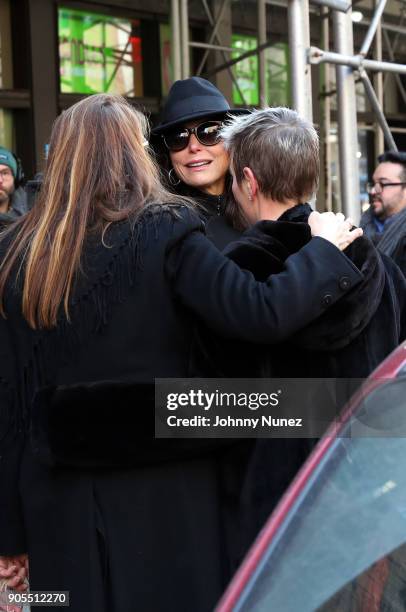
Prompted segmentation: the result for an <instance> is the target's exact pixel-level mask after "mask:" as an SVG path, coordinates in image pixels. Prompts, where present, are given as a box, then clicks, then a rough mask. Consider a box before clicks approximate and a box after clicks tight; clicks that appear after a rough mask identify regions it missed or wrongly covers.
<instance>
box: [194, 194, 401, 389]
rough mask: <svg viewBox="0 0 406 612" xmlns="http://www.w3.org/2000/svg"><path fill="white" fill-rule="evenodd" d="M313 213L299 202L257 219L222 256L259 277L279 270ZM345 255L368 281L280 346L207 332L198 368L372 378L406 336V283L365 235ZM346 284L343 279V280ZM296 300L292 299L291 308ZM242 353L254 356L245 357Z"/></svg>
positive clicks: (305, 236) (304, 238)
mask: <svg viewBox="0 0 406 612" xmlns="http://www.w3.org/2000/svg"><path fill="white" fill-rule="evenodd" d="M310 212H311V209H310V207H309V206H308V205H299V206H296V207H294V208H292V209H289V210H288V211H287V212H286V213H285V214H284V215H283V216H282V217H280V219H279V220H278V221H263V222H261V223H258V224H257V225H256V226H254V227H253V228H252V229H250V230H248V231H246V232H245V233H244V234H243V235H242V236H241V237H240V238H239V239H238V240H236V241H235V242H233V243H231V244H230V245H229V246H228V247H227V248H226V249H224V254H225V255H226V256H227V257H228V258H230V259H232V260H233V261H234V262H236V263H237V264H238V265H239V266H240V267H241V268H242V269H244V270H249V271H251V272H252V274H253V275H254V276H255V278H256V279H257V280H263V279H264V278H265V275H268V274H269V270H272V271H273V272H274V273H275V274H278V273H279V272H281V271H282V270H283V267H284V262H285V260H286V258H287V257H289V256H290V255H291V254H292V253H297V252H298V251H299V250H300V249H301V248H302V247H303V246H304V245H305V244H307V243H308V242H309V241H310V239H311V234H310V228H309V226H308V224H307V218H308V216H309V214H310ZM345 254H346V256H347V257H348V258H349V259H350V260H351V261H352V262H353V263H354V265H355V266H357V268H359V269H360V270H361V271H362V272H363V275H364V278H363V281H362V282H361V283H359V284H358V285H357V286H356V287H354V288H352V289H351V290H350V291H348V292H346V294H345V295H343V297H342V299H340V300H339V301H338V302H337V303H336V304H335V305H333V306H332V307H331V308H328V309H326V310H325V312H324V313H322V314H321V315H320V317H318V318H317V319H315V320H314V321H312V322H311V323H310V324H309V325H307V326H306V327H305V328H303V329H302V330H300V331H298V332H297V333H296V334H294V335H292V336H291V337H290V338H288V339H287V341H285V342H283V343H282V344H277V345H275V346H274V347H265V348H263V349H262V350H261V349H260V348H258V346H257V345H251V346H250V344H249V343H248V344H245V345H244V346H242V345H241V344H238V343H230V344H229V345H227V344H225V343H224V342H223V341H219V340H218V339H217V338H216V337H215V336H214V335H210V333H207V331H205V330H202V332H201V333H199V336H198V337H199V338H200V339H201V341H199V344H200V351H198V352H197V357H198V358H200V359H204V361H200V362H199V366H198V367H200V368H202V369H204V370H205V371H208V370H209V371H210V372H211V374H212V375H213V376H215V375H218V376H228V377H232V376H242V377H255V376H267V377H272V376H274V377H278V376H280V377H291V378H295V377H304V378H317V377H320V378H327V377H338V378H340V377H341V378H345V377H352V378H363V377H367V376H368V375H369V374H370V373H371V372H372V370H374V369H375V368H376V367H377V365H378V364H379V363H380V362H381V361H382V360H383V359H384V358H385V357H386V356H387V355H388V354H389V353H390V352H391V351H392V350H394V349H395V348H396V347H397V346H398V344H399V343H400V342H401V341H402V340H404V339H405V337H406V308H405V301H406V282H405V279H404V277H403V275H402V273H401V272H400V270H399V268H398V267H397V266H396V265H395V264H394V263H393V261H392V260H391V259H390V258H389V257H387V256H385V255H382V254H380V253H379V252H378V251H377V250H376V249H375V248H374V246H373V245H372V243H371V242H370V240H368V239H367V238H359V239H357V240H356V241H355V242H354V243H353V244H351V245H350V246H349V247H348V248H347V249H346V251H345ZM346 284H347V279H345V278H342V279H341V286H342V287H343V288H345V287H346ZM296 306H297V304H291V309H290V312H291V313H293V312H294V309H295V307H296ZM383 330H385V333H383ZM211 343H213V344H212V345H211ZM243 351H245V352H246V353H247V354H249V355H250V356H249V357H248V358H246V359H244V360H242V359H241V354H242V352H243Z"/></svg>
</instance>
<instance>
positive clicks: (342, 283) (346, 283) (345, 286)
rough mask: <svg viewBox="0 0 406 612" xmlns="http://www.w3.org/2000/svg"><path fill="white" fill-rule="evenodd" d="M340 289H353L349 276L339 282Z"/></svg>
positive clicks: (343, 277)
mask: <svg viewBox="0 0 406 612" xmlns="http://www.w3.org/2000/svg"><path fill="white" fill-rule="evenodd" d="M338 284H339V286H340V289H342V290H343V291H347V290H348V289H349V288H350V287H351V281H350V279H349V277H348V276H342V277H341V278H340V280H339V281H338Z"/></svg>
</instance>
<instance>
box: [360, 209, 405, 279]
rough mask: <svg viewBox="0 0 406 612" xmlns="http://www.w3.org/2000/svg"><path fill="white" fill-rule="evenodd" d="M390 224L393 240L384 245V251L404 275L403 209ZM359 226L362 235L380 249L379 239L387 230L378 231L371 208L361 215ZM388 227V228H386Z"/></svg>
mask: <svg viewBox="0 0 406 612" xmlns="http://www.w3.org/2000/svg"><path fill="white" fill-rule="evenodd" d="M395 217H396V218H394V219H393V221H392V224H391V225H390V226H389V227H390V231H391V232H392V230H395V232H394V234H393V237H392V238H391V242H392V241H393V240H394V239H395V240H394V244H393V245H391V244H390V245H389V247H388V245H386V248H385V249H384V252H386V253H387V255H389V256H390V258H391V259H392V260H393V261H394V262H395V263H396V265H398V266H399V268H400V270H401V271H402V273H403V275H404V276H405V277H406V233H405V211H404V210H403V211H402V212H401V213H400V217H401V218H400V219H399V215H396V216H395ZM393 223H394V224H396V227H395V226H393ZM360 227H362V228H363V230H364V235H365V236H366V237H367V238H369V239H370V240H371V241H372V242H373V244H374V245H375V246H377V248H378V250H382V248H381V247H382V244H380V242H381V240H382V239H383V237H384V236H385V232H386V231H387V230H386V228H384V231H383V232H382V233H379V232H378V229H377V227H376V225H375V222H374V215H373V213H372V209H371V208H368V209H367V210H366V211H365V212H364V213H363V215H362V217H361V221H360ZM388 229H389V228H388Z"/></svg>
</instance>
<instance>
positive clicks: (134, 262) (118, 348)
mask: <svg viewBox="0 0 406 612" xmlns="http://www.w3.org/2000/svg"><path fill="white" fill-rule="evenodd" d="M161 210H162V209H161ZM173 211H174V209H173V208H169V207H167V208H166V209H165V210H164V211H163V212H157V211H155V212H150V213H146V214H144V216H143V218H142V219H141V220H140V221H139V222H138V223H137V225H136V227H135V230H134V231H133V229H132V228H131V226H130V224H128V223H118V224H114V225H113V226H112V227H111V228H110V229H109V231H108V232H107V233H106V235H105V238H104V243H105V244H107V246H108V247H109V248H105V247H104V246H102V245H101V244H100V242H99V241H95V240H93V241H92V240H89V242H88V244H87V246H86V249H85V256H84V260H83V270H84V274H83V275H82V276H80V278H78V280H77V283H76V287H75V291H74V295H73V298H72V300H71V305H70V316H71V322H70V323H67V322H66V320H65V319H64V317H63V315H62V316H61V319H60V323H59V324H58V327H57V329H55V330H52V331H33V330H31V329H30V328H29V327H28V325H27V324H26V322H25V320H24V319H23V317H22V313H21V284H22V282H21V279H20V280H19V281H18V282H15V279H11V282H10V284H9V288H8V291H7V293H6V298H5V308H6V312H7V319H6V320H5V319H2V318H1V319H0V360H1V363H2V368H1V378H0V407H1V409H0V451H1V452H0V455H1V459H0V489H1V491H2V500H1V504H0V553H1V554H17V553H22V552H28V554H29V558H30V576H31V588H32V589H34V590H69V591H70V594H71V608H70V609H71V610H72V612H83V610H86V611H87V612H103V611H106V612H107V611H108V612H111V611H114V612H132V611H135V610H137V612H138V611H144V610H145V611H148V612H150V611H151V610H154V612H155V611H156V612H158V611H159V610H167V609H173V610H177V611H179V612H180V611H182V610H185V611H188V612H189V611H190V610H194V611H198V610H202V611H203V610H209V609H211V608H212V606H213V605H214V603H215V601H216V599H217V598H218V596H219V595H220V593H221V589H222V588H223V586H224V579H225V578H226V575H225V574H224V566H225V565H226V560H224V541H225V537H226V535H225V531H226V526H225V525H224V520H225V519H224V517H225V514H224V513H225V508H226V506H227V503H228V500H227V484H226V486H223V484H222V483H223V482H226V483H227V465H228V458H227V457H228V453H229V449H230V447H229V446H228V445H224V444H222V443H221V442H220V443H219V444H218V445H217V446H215V447H213V446H211V445H209V446H208V445H205V444H202V445H201V446H198V445H196V446H195V445H189V448H188V447H187V445H186V447H182V448H181V450H180V452H178V449H176V448H175V449H174V448H173V446H171V447H166V445H164V444H160V442H161V441H160V440H151V441H148V440H144V441H141V442H140V441H139V440H137V434H138V431H137V423H138V419H137V418H136V416H137V413H138V414H140V415H141V416H143V417H145V414H144V412H145V410H146V406H147V408H148V411H149V410H150V407H149V404H148V403H144V402H143V401H142V400H140V401H138V402H137V401H134V403H133V404H132V406H133V407H134V410H133V411H131V414H130V415H129V414H128V406H125V405H124V404H123V403H122V402H121V401H120V397H121V396H120V393H117V394H116V396H115V400H114V402H113V401H107V404H106V402H104V404H103V410H102V409H101V407H100V405H99V404H98V400H97V398H98V397H99V398H100V397H101V396H100V394H103V389H104V388H105V389H107V390H108V391H107V393H111V392H112V388H113V390H114V386H115V387H116V388H119V386H120V384H123V385H126V384H130V385H136V384H139V385H141V384H144V383H145V384H148V383H151V382H152V381H153V379H154V378H155V377H186V376H188V374H189V372H190V352H191V346H192V341H193V328H194V321H195V318H194V317H195V315H196V314H197V315H198V316H199V317H200V318H201V319H203V320H204V321H206V322H207V324H209V325H210V326H211V327H212V329H213V330H215V331H216V332H217V333H222V334H224V335H226V336H228V337H230V338H240V339H241V340H256V341H258V342H265V343H268V344H269V343H272V342H280V341H281V340H283V339H284V338H286V337H288V336H290V335H291V334H292V333H294V332H295V331H296V330H297V329H299V328H302V327H303V326H305V325H306V324H307V323H308V322H309V321H310V320H312V319H314V318H315V317H318V316H319V315H320V314H321V313H322V312H323V311H324V310H325V308H326V305H327V303H328V304H330V303H334V302H335V301H337V299H338V298H340V297H342V296H343V294H345V293H346V291H348V290H349V288H350V286H355V285H356V284H358V283H359V282H361V281H362V278H363V275H362V273H361V272H359V270H358V269H357V268H356V267H355V266H354V265H353V264H352V263H351V262H350V261H349V260H348V259H347V258H346V257H345V255H343V254H342V253H340V252H339V251H338V249H336V248H335V247H334V246H332V245H331V244H330V243H328V242H326V241H324V240H323V239H318V238H317V239H314V240H312V241H311V242H310V243H309V244H308V245H306V246H305V247H304V249H303V250H302V251H301V253H299V254H297V255H294V256H292V257H291V258H289V259H288V260H287V261H286V263H285V265H284V271H283V272H282V273H281V274H279V275H277V276H275V277H273V278H271V279H270V280H268V281H267V282H265V283H258V282H256V281H255V280H254V277H253V276H252V274H251V273H249V272H243V271H241V270H240V269H239V267H238V266H237V265H236V264H235V263H233V262H232V261H228V260H227V259H226V258H224V257H223V256H222V255H221V254H220V253H219V252H218V250H217V249H216V248H215V247H214V246H213V245H212V244H211V243H210V242H209V241H208V240H207V238H206V237H205V236H204V233H203V231H202V224H201V222H200V220H199V219H198V218H197V217H196V215H195V214H194V213H192V212H190V211H188V210H186V209H184V208H183V209H179V216H178V217H176V216H175V215H174V212H173ZM0 246H1V249H3V252H4V249H5V248H7V240H4V241H3V243H2V244H1V245H0ZM0 257H1V251H0ZM343 277H345V278H346V279H347V281H348V286H347V285H346V287H343V284H342V282H340V281H342V278H343ZM326 296H328V299H327V300H326ZM292 301H293V302H294V303H296V304H297V306H296V308H295V310H294V312H292V310H290V308H289V304H290V303H292ZM299 304H300V306H299ZM109 381H110V382H109ZM111 381H114V384H113V385H112V384H111ZM78 388H79V389H82V391H83V392H84V393H85V394H87V395H85V397H90V396H91V395H92V394H93V391H95V394H94V397H96V401H95V402H92V401H90V402H87V401H85V402H81V404H80V406H78V405H76V404H75V403H74V402H73V401H72V403H71V404H70V405H69V406H70V407H71V408H72V410H71V411H70V410H68V411H66V397H68V401H69V397H74V394H75V389H76V390H77V389H78ZM134 388H135V387H134ZM72 389H73V391H72ZM66 393H67V394H68V396H66ZM69 393H73V395H72V396H69ZM98 394H99V395H98ZM80 397H82V398H83V396H80ZM140 397H142V396H140ZM135 398H136V396H135ZM107 399H108V400H109V396H107ZM49 404H50V406H51V414H52V413H53V412H54V413H56V416H58V414H59V413H58V409H59V408H60V409H61V414H62V417H61V419H60V421H61V423H60V426H61V427H62V428H63V429H62V433H61V431H59V432H58V431H57V432H56V433H55V432H54V433H55V435H56V436H57V437H58V435H59V437H60V438H61V439H62V440H63V441H64V443H65V442H66V444H67V446H69V441H70V439H71V438H72V447H73V451H75V449H76V450H78V457H77V459H78V461H77V465H76V466H75V467H73V464H72V461H67V462H66V465H63V456H62V459H61V460H58V459H56V460H53V457H52V455H51V456H48V455H47V452H45V450H44V448H45V449H46V448H47V446H48V442H49V441H47V440H44V439H41V435H39V434H38V422H37V421H36V420H35V419H36V418H40V417H41V415H42V414H43V413H45V415H46V414H47V413H46V411H47V408H49ZM33 411H34V417H35V418H34V422H33ZM64 411H65V412H64ZM83 411H85V412H86V415H85V417H83ZM38 415H40V417H38ZM65 416H66V419H67V422H66V423H64V419H65ZM82 417H83V418H82ZM69 419H70V420H69ZM72 419H73V423H72ZM75 419H79V420H78V421H75ZM127 419H128V420H127ZM51 420H52V419H51ZM56 420H57V421H58V419H56ZM45 421H46V418H45ZM82 421H83V423H85V424H86V426H87V429H86V432H82ZM102 421H104V422H102ZM89 422H90V423H92V422H93V423H94V431H95V436H94V439H92V440H86V435H87V434H88V433H89V429H88V424H89ZM75 423H77V424H76V425H75ZM51 425H52V424H50V425H49V429H50V431H51V429H52V426H51ZM109 425H111V439H110V445H109V444H108V441H109V439H108V437H107V438H106V437H105V436H106V431H108V429H109ZM131 428H133V430H134V445H133V452H132V455H131V460H130V461H129V462H128V463H127V464H126V465H121V467H119V466H118V463H120V462H119V461H118V460H117V456H118V455H120V453H121V451H122V449H121V442H122V440H127V442H128V440H129V438H130V437H131V435H130V434H129V432H128V430H130V433H131ZM45 429H46V428H45ZM66 432H67V433H66ZM98 432H102V435H103V436H104V437H103V438H102V439H103V441H105V443H104V444H103V445H102V446H103V448H102V449H101V450H100V448H97V452H98V453H99V455H98V456H100V463H99V465H98V467H97V461H96V462H95V463H96V465H92V462H90V464H89V462H86V460H84V461H83V465H82V467H80V465H81V458H82V455H81V452H82V451H83V445H82V446H81V439H82V437H83V436H84V438H85V448H84V450H85V451H86V448H90V449H92V448H93V445H94V446H95V448H96V447H97V442H98V439H99V438H98ZM120 432H121V433H120ZM65 433H66V435H64V434H65ZM82 434H83V436H82ZM49 435H51V433H50V434H49ZM106 440H107V442H106ZM162 442H164V441H162ZM99 446H100V445H99ZM134 449H135V450H134ZM56 450H58V448H57V449H56ZM62 450H64V449H62ZM70 450H71V451H72V448H71V449H70ZM234 450H235V449H233V461H235V453H234ZM100 453H101V454H100ZM61 454H62V455H63V452H62V453H61ZM243 454H244V451H242V455H243ZM85 455H86V453H85ZM96 459H97V457H96ZM241 461H242V462H243V463H244V461H245V458H244V457H243V456H242V457H241ZM73 463H75V462H74V461H73ZM109 465H110V467H109ZM224 479H225V480H224Z"/></svg>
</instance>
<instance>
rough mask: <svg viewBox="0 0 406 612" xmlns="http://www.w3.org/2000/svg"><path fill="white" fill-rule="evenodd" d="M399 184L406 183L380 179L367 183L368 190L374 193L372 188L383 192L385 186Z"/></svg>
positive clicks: (376, 191) (377, 191)
mask: <svg viewBox="0 0 406 612" xmlns="http://www.w3.org/2000/svg"><path fill="white" fill-rule="evenodd" d="M397 185H406V183H381V182H380V181H377V182H376V183H367V192H368V193H372V190H374V191H375V193H382V191H383V190H384V189H385V187H395V186H397Z"/></svg>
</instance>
